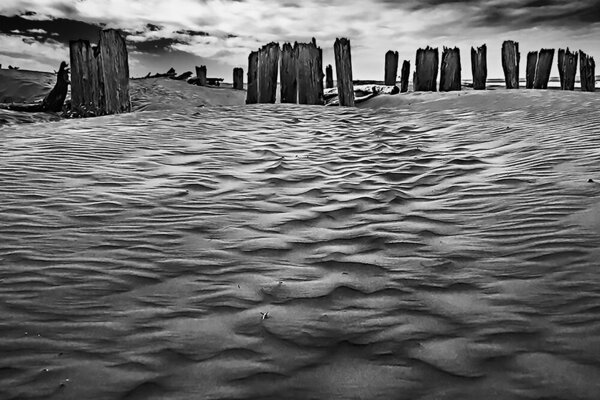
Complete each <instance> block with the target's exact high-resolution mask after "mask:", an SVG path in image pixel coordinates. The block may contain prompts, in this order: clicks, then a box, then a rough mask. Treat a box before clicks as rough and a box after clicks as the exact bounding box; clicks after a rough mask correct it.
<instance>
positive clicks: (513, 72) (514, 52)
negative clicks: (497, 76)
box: [502, 40, 521, 89]
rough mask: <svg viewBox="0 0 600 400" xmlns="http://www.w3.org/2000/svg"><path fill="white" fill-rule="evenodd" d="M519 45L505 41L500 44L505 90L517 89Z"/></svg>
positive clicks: (519, 57)
mask: <svg viewBox="0 0 600 400" xmlns="http://www.w3.org/2000/svg"><path fill="white" fill-rule="evenodd" d="M520 60H521V53H519V43H518V42H513V41H512V40H507V41H505V42H504V43H502V69H503V71H504V81H505V82H506V88H507V89H518V88H519V61H520Z"/></svg>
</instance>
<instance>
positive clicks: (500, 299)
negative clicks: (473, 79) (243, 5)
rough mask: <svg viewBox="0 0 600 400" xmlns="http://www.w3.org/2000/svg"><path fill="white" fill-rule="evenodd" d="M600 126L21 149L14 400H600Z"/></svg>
mask: <svg viewBox="0 0 600 400" xmlns="http://www.w3.org/2000/svg"><path fill="white" fill-rule="evenodd" d="M459 95H460V96H459ZM167 98H169V95H167ZM599 106H600V97H599V96H598V95H597V94H588V93H578V92H576V93H561V92H552V91H536V92H533V91H524V90H523V91H511V92H508V91H505V90H498V91H489V92H486V93H474V92H469V93H466V92H462V93H452V94H426V95H418V94H410V95H402V96H396V97H395V98H391V97H389V98H383V97H380V98H376V99H374V100H373V101H371V102H368V103H367V104H366V108H361V109H339V108H336V107H307V106H305V107H302V106H284V105H269V106H241V105H240V106H219V107H188V108H179V107H174V108H172V109H171V110H168V111H161V110H155V111H140V112H136V113H132V114H128V115H119V116H111V117H101V118H95V119H87V120H67V121H60V122H53V123H46V124H23V125H12V126H5V127H0V138H1V140H0V154H1V156H0V217H1V219H2V223H1V224H0V265H1V267H0V312H1V315H2V316H3V318H2V319H1V320H0V338H2V340H1V341H0V398H2V399H42V398H43V399H192V398H199V399H200V398H201V399H253V398H265V399H267V398H272V399H284V398H286V399H309V398H310V399H354V398H357V399H358V398H362V399H375V398H381V399H392V398H395V399H422V400H433V399H597V398H598V394H599V393H600V362H599V361H598V360H600V283H599V282H600V270H599V268H598V260H600V246H599V245H600V113H598V109H599ZM146 109H151V107H147V108H146ZM590 179H592V181H588V180H590ZM266 313H268V314H266ZM264 314H266V315H267V317H266V318H263V315H264Z"/></svg>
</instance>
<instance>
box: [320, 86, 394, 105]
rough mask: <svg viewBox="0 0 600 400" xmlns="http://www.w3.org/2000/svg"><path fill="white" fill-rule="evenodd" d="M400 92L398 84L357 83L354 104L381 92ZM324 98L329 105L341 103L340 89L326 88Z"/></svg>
mask: <svg viewBox="0 0 600 400" xmlns="http://www.w3.org/2000/svg"><path fill="white" fill-rule="evenodd" d="M398 93H400V89H399V88H398V86H395V85H394V86H386V85H357V86H354V104H359V103H362V102H364V101H367V100H368V99H371V98H373V97H375V96H379V95H381V94H388V95H394V94H398ZM324 98H325V102H326V105H327V106H337V105H339V98H338V89H337V88H331V89H325V92H324Z"/></svg>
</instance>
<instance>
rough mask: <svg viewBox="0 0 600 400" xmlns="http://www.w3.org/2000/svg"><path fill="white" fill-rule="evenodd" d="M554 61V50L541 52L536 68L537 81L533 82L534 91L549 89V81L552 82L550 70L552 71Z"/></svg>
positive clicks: (542, 50)
mask: <svg viewBox="0 0 600 400" xmlns="http://www.w3.org/2000/svg"><path fill="white" fill-rule="evenodd" d="M553 59H554V49H541V50H540V53H539V55H538V60H537V65H536V68H535V79H534V80H533V88H534V89H548V81H549V80H550V70H551V69H552V60H553Z"/></svg>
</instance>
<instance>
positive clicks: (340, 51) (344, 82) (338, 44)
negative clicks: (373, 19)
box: [333, 38, 354, 107]
mask: <svg viewBox="0 0 600 400" xmlns="http://www.w3.org/2000/svg"><path fill="white" fill-rule="evenodd" d="M333 52H334V54H335V72H336V75H337V87H338V98H339V100H340V106H342V107H354V84H353V83H352V54H351V49H350V41H349V40H348V39H346V38H341V39H340V38H337V39H335V43H334V45H333Z"/></svg>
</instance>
